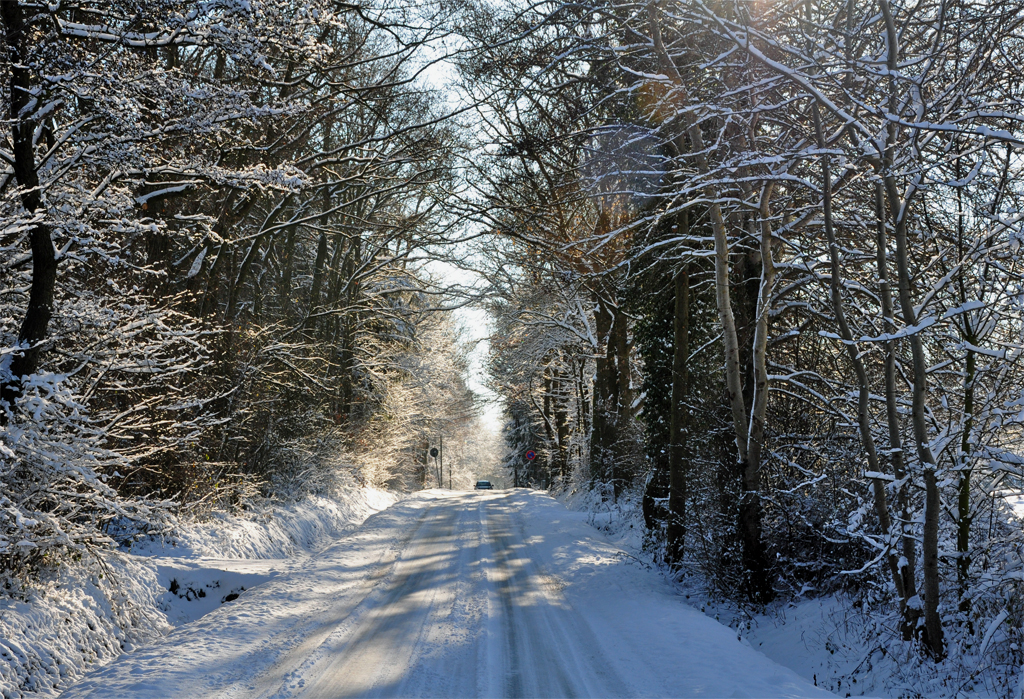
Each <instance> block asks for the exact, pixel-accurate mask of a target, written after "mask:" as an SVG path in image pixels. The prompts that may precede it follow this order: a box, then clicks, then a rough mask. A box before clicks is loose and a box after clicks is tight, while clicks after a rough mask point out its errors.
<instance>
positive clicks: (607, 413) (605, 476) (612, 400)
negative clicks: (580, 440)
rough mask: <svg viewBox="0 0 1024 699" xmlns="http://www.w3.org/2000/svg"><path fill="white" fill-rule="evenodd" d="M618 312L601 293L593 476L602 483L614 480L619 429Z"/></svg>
mask: <svg viewBox="0 0 1024 699" xmlns="http://www.w3.org/2000/svg"><path fill="white" fill-rule="evenodd" d="M614 323H615V312H614V310H613V309H612V307H611V305H610V303H609V302H608V301H607V300H606V299H605V298H604V297H603V296H601V295H599V296H598V299H597V308H596V309H595V310H594V325H595V326H596V330H597V338H598V343H599V344H598V347H599V349H598V353H597V359H596V367H595V376H594V392H593V402H594V406H593V413H592V414H593V417H592V420H591V425H592V428H591V438H590V473H591V477H593V478H595V479H597V480H598V481H600V482H602V483H608V484H612V485H613V488H614V482H615V450H614V447H615V443H616V442H617V441H618V430H617V427H618V425H617V421H616V413H615V408H616V407H617V405H618V396H617V395H616V393H617V388H618V385H619V381H618V377H617V376H616V375H615V340H614V338H613V337H612V330H613V325H614Z"/></svg>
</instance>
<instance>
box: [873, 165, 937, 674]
mask: <svg viewBox="0 0 1024 699" xmlns="http://www.w3.org/2000/svg"><path fill="white" fill-rule="evenodd" d="M884 183H885V188H886V195H887V197H888V199H889V209H890V211H891V215H892V217H893V219H894V224H895V225H894V228H895V231H896V271H897V286H898V289H899V299H900V310H901V311H902V314H903V322H904V324H905V325H907V326H913V325H917V314H916V313H915V312H914V304H913V301H912V300H911V298H910V258H909V252H908V250H907V223H906V215H905V211H906V205H907V204H908V203H909V202H906V201H904V200H903V198H902V197H901V196H900V194H899V191H898V189H897V187H896V180H895V178H894V177H892V176H891V175H889V176H886V177H885V178H884ZM910 351H911V357H912V360H913V376H914V385H913V392H912V394H911V398H912V402H911V419H912V425H913V428H914V440H915V442H916V443H917V456H918V458H919V459H920V461H921V466H922V468H923V470H924V485H925V499H924V536H923V537H922V541H921V555H922V557H923V558H924V561H923V563H922V565H921V569H922V571H923V573H924V594H925V598H924V626H925V638H924V642H925V646H926V648H927V649H928V652H929V653H930V654H931V655H932V657H934V658H936V659H939V658H942V657H943V656H944V655H945V650H944V647H943V639H942V620H941V618H940V617H939V513H940V499H939V485H938V479H937V478H936V475H935V469H936V464H935V457H934V456H933V455H932V450H931V447H930V446H929V444H928V426H927V424H926V422H925V397H926V395H927V391H928V374H927V371H928V365H927V362H926V360H925V356H924V344H923V343H922V342H921V334H920V332H916V333H914V334H912V335H911V336H910Z"/></svg>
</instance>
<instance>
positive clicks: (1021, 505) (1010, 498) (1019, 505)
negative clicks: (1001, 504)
mask: <svg viewBox="0 0 1024 699" xmlns="http://www.w3.org/2000/svg"><path fill="white" fill-rule="evenodd" d="M1006 502H1007V503H1008V504H1009V505H1010V507H1011V508H1013V513H1014V514H1015V515H1017V516H1018V517H1020V518H1021V519H1024V493H1015V494H1013V495H1007V496H1006Z"/></svg>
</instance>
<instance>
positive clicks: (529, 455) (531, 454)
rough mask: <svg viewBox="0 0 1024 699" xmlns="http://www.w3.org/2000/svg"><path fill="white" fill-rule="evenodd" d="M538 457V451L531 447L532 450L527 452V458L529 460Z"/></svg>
mask: <svg viewBox="0 0 1024 699" xmlns="http://www.w3.org/2000/svg"><path fill="white" fill-rule="evenodd" d="M536 458H537V452H535V451H534V450H533V449H531V450H530V451H528V452H526V460H527V461H533V460H534V459H536Z"/></svg>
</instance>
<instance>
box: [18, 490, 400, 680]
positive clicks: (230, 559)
mask: <svg viewBox="0 0 1024 699" xmlns="http://www.w3.org/2000/svg"><path fill="white" fill-rule="evenodd" d="M394 501H395V496H393V495H392V494H390V493H386V492H383V491H380V490H375V489H362V488H355V487H353V488H351V489H349V490H342V489H338V490H336V496H335V497H333V498H327V497H320V496H310V497H306V498H304V499H302V500H300V501H299V502H298V503H295V504H292V505H290V506H277V507H267V508H265V509H263V510H261V511H258V512H255V513H250V514H248V515H245V516H241V517H231V516H227V515H220V514H218V515H215V516H214V518H213V519H212V520H210V521H207V522H202V523H183V524H182V526H181V527H180V535H179V537H178V538H177V539H176V540H171V539H167V540H161V541H148V542H143V543H140V544H139V545H136V546H135V547H134V549H133V550H132V552H131V553H125V552H98V553H97V554H96V556H87V557H85V558H83V559H82V560H81V561H78V562H76V563H71V564H69V565H67V566H65V567H64V568H63V569H61V570H60V571H57V572H55V573H53V574H51V575H49V576H45V577H44V578H43V579H41V580H39V581H38V582H37V583H35V584H33V586H32V587H30V588H29V589H26V590H23V591H21V592H19V593H18V594H15V595H12V596H9V597H7V596H5V597H3V598H0V695H2V696H3V697H4V698H5V699H12V698H14V697H23V696H27V695H32V696H53V695H54V694H55V693H56V692H57V691H58V690H59V689H60V688H62V687H65V686H67V684H69V683H70V682H71V681H72V680H74V679H75V678H77V677H79V676H81V674H82V673H83V672H84V671H85V670H87V669H90V668H93V667H96V666H98V665H102V664H104V663H106V662H109V661H110V660H111V659H113V658H115V657H117V656H118V655H120V654H121V653H122V652H124V651H130V650H132V649H134V648H135V647H136V646H138V645H139V644H140V643H144V642H146V641H148V640H151V639H152V638H153V637H154V636H158V635H161V634H164V633H167V632H168V631H170V630H171V629H172V628H173V627H174V626H178V625H181V624H185V623H188V622H191V621H193V620H195V619H198V618H200V617H202V616H204V615H206V614H208V613H210V612H212V611H213V610H215V609H216V608H218V607H219V606H221V604H223V603H225V602H230V601H231V600H233V599H235V596H237V595H238V594H240V593H241V592H243V591H244V590H245V589H249V588H251V587H253V586H256V585H259V584H260V583H263V582H266V581H267V580H269V579H271V578H272V577H274V576H275V575H278V574H280V573H281V572H283V571H287V570H290V569H292V568H294V567H295V566H296V565H299V563H300V562H301V561H302V560H303V559H305V558H307V557H308V556H309V555H310V552H312V551H316V550H317V549H319V548H320V547H322V546H323V545H324V544H325V543H327V542H328V541H332V540H333V539H335V538H336V537H338V536H340V535H342V534H343V533H345V532H347V531H350V530H351V529H352V528H353V527H355V526H356V525H358V524H359V523H361V522H362V521H363V520H365V519H366V517H368V516H369V515H370V514H372V513H374V512H377V511H379V510H381V509H383V508H385V507H387V506H388V505H390V504H391V503H393V502H394ZM97 556H98V557H97ZM247 559H248V560H247ZM252 559H260V560H252ZM33 693H37V694H33Z"/></svg>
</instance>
